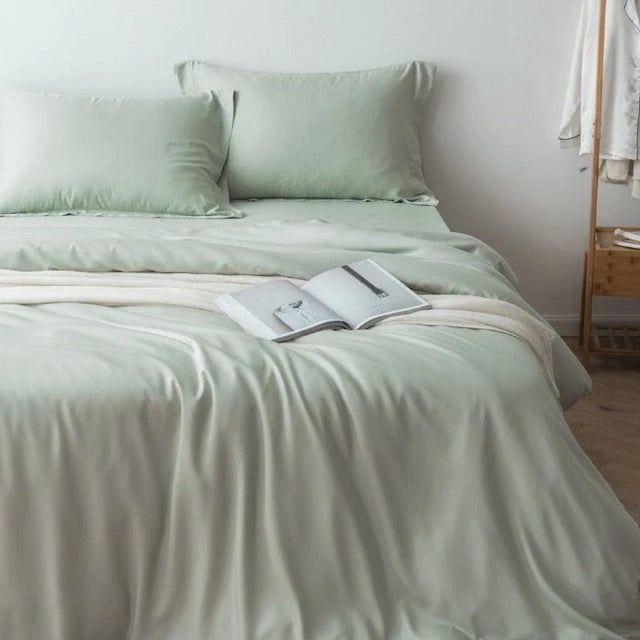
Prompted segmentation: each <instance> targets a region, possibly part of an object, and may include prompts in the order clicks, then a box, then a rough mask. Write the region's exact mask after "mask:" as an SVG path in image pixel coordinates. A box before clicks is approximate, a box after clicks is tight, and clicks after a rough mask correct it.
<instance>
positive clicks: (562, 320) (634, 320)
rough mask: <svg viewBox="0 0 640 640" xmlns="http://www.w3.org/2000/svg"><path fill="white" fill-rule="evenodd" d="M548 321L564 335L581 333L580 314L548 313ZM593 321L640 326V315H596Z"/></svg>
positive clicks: (570, 335)
mask: <svg viewBox="0 0 640 640" xmlns="http://www.w3.org/2000/svg"><path fill="white" fill-rule="evenodd" d="M545 318H546V320H547V322H548V323H549V324H550V325H551V326H552V327H553V328H554V329H555V330H556V331H557V332H558V333H559V334H560V335H561V336H564V337H567V338H569V337H573V336H577V335H580V316H579V315H577V314H576V315H569V314H567V315H548V316H545ZM593 322H594V323H596V324H621V325H624V324H628V325H636V326H640V317H638V315H637V314H635V315H632V314H626V315H618V316H594V318H593Z"/></svg>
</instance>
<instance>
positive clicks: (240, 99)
mask: <svg viewBox="0 0 640 640" xmlns="http://www.w3.org/2000/svg"><path fill="white" fill-rule="evenodd" d="M175 73H176V75H177V77H178V80H179V82H180V85H181V87H182V90H183V92H184V93H194V92H195V93H197V92H201V91H207V90H211V89H214V90H220V89H223V90H227V91H236V92H237V93H236V111H235V121H234V125H233V132H232V134H231V146H230V148H229V160H228V164H227V168H226V171H225V173H226V177H227V180H228V184H229V193H230V196H231V198H237V199H242V198H340V199H350V198H354V199H363V200H367V199H380V200H401V201H410V202H415V203H419V204H427V205H433V204H437V200H436V198H435V196H434V195H433V194H432V193H431V191H429V189H428V188H427V186H426V184H425V183H424V178H423V174H422V157H421V150H420V129H421V125H422V123H423V118H424V111H425V102H426V99H427V96H428V94H429V90H430V88H431V84H432V81H433V76H434V73H435V67H434V65H431V64H428V63H425V62H410V63H408V64H401V65H396V66H393V67H386V68H384V69H374V70H370V71H355V72H347V73H257V72H252V71H233V70H231V69H222V68H220V67H215V66H212V65H209V64H206V63H204V62H194V61H190V62H183V63H181V64H178V65H176V67H175Z"/></svg>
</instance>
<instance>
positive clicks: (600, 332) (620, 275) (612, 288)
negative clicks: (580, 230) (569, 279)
mask: <svg viewBox="0 0 640 640" xmlns="http://www.w3.org/2000/svg"><path fill="white" fill-rule="evenodd" d="M616 228H621V229H624V230H625V231H637V232H639V233H640V229H637V228H635V227H600V226H596V227H595V231H594V235H593V245H592V248H593V253H592V254H591V255H592V269H593V270H592V277H591V278H589V273H588V265H589V260H588V256H587V258H585V278H584V286H583V292H582V323H581V327H582V330H581V334H580V342H581V344H582V345H583V350H584V351H583V353H584V362H585V365H588V363H589V354H590V353H598V354H601V355H608V356H635V357H638V356H640V326H629V325H625V326H616V325H593V324H592V323H591V313H592V304H591V303H592V300H593V298H595V297H599V296H602V297H609V296H619V297H622V296H624V297H640V249H629V248H627V247H620V246H618V245H616V244H614V240H615V234H614V231H615V229H616Z"/></svg>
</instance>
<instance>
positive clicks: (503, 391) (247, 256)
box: [0, 200, 640, 640]
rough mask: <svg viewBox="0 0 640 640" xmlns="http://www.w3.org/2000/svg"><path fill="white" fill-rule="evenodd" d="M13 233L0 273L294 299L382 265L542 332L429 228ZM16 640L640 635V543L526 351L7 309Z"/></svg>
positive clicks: (513, 296) (344, 206)
mask: <svg viewBox="0 0 640 640" xmlns="http://www.w3.org/2000/svg"><path fill="white" fill-rule="evenodd" d="M237 204H238V206H240V207H242V209H243V210H244V212H245V217H244V218H242V219H233V220H214V221H212V220H200V219H189V218H187V219H185V218H163V219H154V220H153V221H150V220H149V218H148V217H144V216H133V215H131V216H119V217H113V216H98V217H65V216H56V217H48V218H42V217H38V218H31V217H19V218H2V219H0V269H2V270H19V271H23V272H26V271H41V270H78V271H93V272H131V271H134V272H148V271H154V272H158V273H167V274H171V273H192V274H197V273H201V274H207V273H209V274H212V273H218V274H227V275H229V274H236V273H237V274H251V275H262V276H274V275H283V276H289V277H293V278H300V279H307V278H309V277H311V276H313V275H314V274H315V273H317V272H319V271H321V270H323V269H326V268H329V267H333V266H336V265H339V264H344V263H346V262H348V261H350V260H355V259H359V258H360V257H362V256H365V255H366V256H374V257H375V259H376V260H377V261H379V263H380V264H381V265H382V266H384V267H385V268H387V269H389V270H390V271H392V272H393V273H394V274H395V275H397V276H398V277H399V278H401V279H402V280H403V281H404V282H406V283H407V284H409V285H410V286H411V287H412V288H413V289H415V290H418V291H429V292H431V293H435V294H450V293H462V294H472V295H477V296H483V297H488V298H497V299H501V300H505V301H508V302H511V303H512V304H515V305H518V306H519V307H521V308H523V309H526V310H527V311H529V312H530V313H532V314H535V311H533V310H532V309H530V307H529V306H528V305H527V304H526V303H525V302H524V301H523V300H522V298H521V297H520V295H519V294H518V292H517V289H516V286H515V283H514V278H513V274H512V272H511V270H510V268H509V266H508V265H507V264H506V263H505V262H504V260H503V259H502V258H501V257H500V256H499V255H498V254H496V253H495V252H494V251H492V250H491V249H490V248H488V247H487V246H486V245H484V244H483V243H481V242H480V241H477V240H475V239H473V238H471V237H469V236H465V235H461V234H456V233H452V232H450V231H449V230H448V228H447V226H446V224H445V223H444V222H443V220H442V218H441V217H440V216H439V214H438V212H437V209H436V208H434V207H425V206H422V207H417V206H412V205H409V204H395V203H380V202H349V201H335V202H333V201H327V200H315V201H300V200H293V201H285V200H264V201H244V202H241V203H237ZM0 327H1V330H0V352H1V353H2V359H1V361H0V427H1V429H2V430H1V433H0V442H1V446H0V637H2V638H7V639H14V638H15V639H27V638H38V639H42V640H45V639H49V638H51V639H53V638H56V639H64V640H75V639H88V638H90V639H91V640H101V639H105V640H106V639H115V638H118V639H120V638H131V639H132V640H133V639H135V640H137V639H144V640H150V639H152V638H153V639H156V638H157V639H160V638H162V639H168V638H172V639H173V638H175V639H178V638H180V639H185V638H189V639H196V638H215V639H218V638H234V639H236V638H238V639H240V638H247V639H249V638H255V639H256V640H257V639H259V640H267V639H274V640H275V639H278V640H280V639H283V638H292V639H293V638H295V639H304V640H319V639H323V640H324V639H329V638H331V639H334V638H335V639H337V638H353V639H361V638H362V639H365V638H366V639H373V638H379V639H385V640H387V639H388V640H391V639H393V640H400V639H402V640H404V639H409V638H411V639H414V638H415V639H417V638H429V639H433V640H453V639H455V640H463V639H464V640H466V639H468V638H487V639H488V638H491V639H496V640H497V639H500V640H507V639H509V640H511V639H515V638H518V639H524V638H527V639H534V638H535V639H540V640H543V639H544V640H548V639H551V638H557V639H561V640H578V639H579V640H587V639H588V640H596V639H607V638H620V637H627V638H631V637H640V635H639V632H640V615H639V608H638V605H639V603H638V579H639V578H640V532H639V531H638V527H637V525H636V524H635V523H634V522H633V521H632V519H631V517H630V516H629V515H628V514H627V513H626V512H625V511H624V509H623V507H622V506H621V505H620V503H619V502H618V500H617V499H616V497H615V496H614V494H613V492H612V491H611V490H610V488H609V487H608V486H607V485H606V483H605V482H604V480H603V479H602V478H601V476H600V475H599V474H598V472H597V471H596V469H595V468H594V467H593V465H592V464H591V463H590V461H589V460H588V459H587V457H586V456H585V454H584V453H583V452H582V450H581V449H580V448H579V446H578V444H577V443H576V441H575V440H574V438H573V436H572V435H571V433H570V431H569V429H568V427H567V424H566V422H565V420H564V418H563V406H564V407H567V406H569V405H571V404H572V403H574V402H575V401H576V400H578V399H579V398H580V397H581V396H582V395H584V394H585V393H587V392H588V390H589V379H588V376H587V375H586V373H585V371H584V370H583V369H582V367H581V365H580V364H579V363H578V361H577V360H576V359H575V358H574V356H573V355H572V354H571V352H570V351H569V350H568V348H567V347H566V346H565V345H564V343H563V342H562V341H561V340H557V341H556V342H555V343H554V351H553V360H554V382H555V385H556V386H557V389H558V392H559V395H558V394H556V392H555V390H554V385H553V384H552V381H550V380H549V378H548V376H546V375H545V373H544V371H543V367H542V366H541V363H540V362H539V360H538V359H537V358H536V357H535V355H534V354H533V353H532V351H531V349H530V348H529V347H528V346H527V344H525V343H524V342H522V341H520V340H517V339H515V338H513V337H510V336H507V335H504V334H501V333H498V332H495V331H483V330H474V329H465V328H456V327H446V326H442V327H424V326H416V325H412V324H411V323H410V322H407V323H402V322H400V323H394V324H388V325H381V326H377V327H374V328H372V329H370V330H368V331H361V332H355V333H353V332H331V331H325V332H320V333H316V334H313V335H309V336H306V337H303V338H301V339H299V340H296V341H295V342H292V343H288V344H273V343H270V342H267V341H265V340H260V339H257V338H255V337H253V336H251V335H249V334H247V333H245V332H243V330H242V329H240V328H239V327H237V326H236V325H235V324H234V323H233V322H232V321H231V320H230V319H228V318H226V317H224V316H222V315H216V314H212V313H208V312H206V311H202V310H197V309H185V308H180V307H173V306H154V305H128V306H117V307H107V306H99V305H90V304H80V303H57V304H37V305H17V304H6V305H1V306H0Z"/></svg>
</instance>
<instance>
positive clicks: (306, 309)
mask: <svg viewBox="0 0 640 640" xmlns="http://www.w3.org/2000/svg"><path fill="white" fill-rule="evenodd" d="M216 303H217V304H218V306H219V307H220V308H221V309H222V310H223V311H224V312H225V313H226V314H227V315H229V317H231V318H232V319H233V320H235V321H236V322H237V323H238V324H239V325H240V326H241V327H242V328H243V329H245V330H246V331H248V332H249V333H253V334H254V335H256V336H258V337H260V338H267V339H268V340H274V341H276V342H284V341H286V340H292V339H293V338H297V337H299V336H303V335H306V334H308V333H313V332H314V331H321V330H322V329H368V328H369V327H371V326H372V325H373V324H375V323H376V322H378V321H380V320H382V319H383V318H388V317H390V316H395V315H401V314H404V313H410V312H412V311H419V310H421V309H430V308H431V305H430V304H429V303H428V302H425V301H424V300H423V299H422V298H421V297H420V296H418V295H417V294H415V293H413V291H411V289H409V288H408V287H405V285H403V284H402V282H400V281H399V280H398V279H397V278H395V277H394V276H392V275H391V274H390V273H389V272H388V271H386V270H385V269H383V268H382V267H381V266H380V265H378V264H377V263H376V262H374V261H373V260H369V259H367V260H360V261H359V262H353V263H351V264H349V265H344V266H342V267H337V268H335V269H330V270H329V271H324V272H323V273H321V274H319V275H317V276H316V277H315V278H311V280H309V281H308V282H307V283H305V284H304V285H303V286H302V287H297V286H296V285H295V284H293V283H291V282H289V281H288V280H271V281H269V282H265V283H264V284H259V285H256V286H255V287H251V288H250V289H245V290H244V291H239V292H238V293H226V294H224V295H222V296H220V297H218V298H217V299H216Z"/></svg>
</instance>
